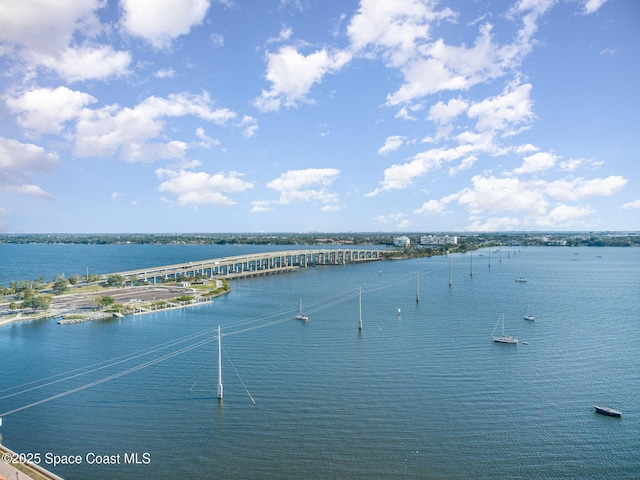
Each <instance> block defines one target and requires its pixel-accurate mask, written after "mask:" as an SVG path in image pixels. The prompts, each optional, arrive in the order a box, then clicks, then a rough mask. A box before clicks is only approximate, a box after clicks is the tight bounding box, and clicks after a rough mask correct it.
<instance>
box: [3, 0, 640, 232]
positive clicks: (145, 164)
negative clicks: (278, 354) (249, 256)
mask: <svg viewBox="0 0 640 480" xmlns="http://www.w3.org/2000/svg"><path fill="white" fill-rule="evenodd" d="M151 3H152V2H142V1H134V0H119V1H112V0H59V1H58V2H49V1H47V0H29V1H26V2H25V1H23V0H0V66H1V71H2V75H1V76H0V92H1V93H0V94H1V95H2V98H1V99H0V127H1V129H0V232H4V233H40V232H70V233H95V232H113V233H116V232H123V233H126V232H168V233H171V232H311V231H322V232H358V231H367V232H372V231H398V232H402V231H406V232H415V231H424V232H427V231H459V232H465V231H523V230H524V231H526V230H530V231H540V230H546V231H548V230H638V229H639V228H640V221H639V220H640V167H639V166H638V163H639V162H638V158H637V157H638V156H637V153H636V152H637V150H638V148H637V141H638V134H639V132H640V121H639V120H638V118H639V117H638V111H640V95H639V94H638V85H640V53H639V51H638V47H639V46H640V2H635V1H633V0H519V1H516V0H514V1H506V0H503V1H471V0H455V1H454V0H451V1H444V0H442V1H436V0H394V1H388V0H360V1H355V0H246V1H240V0H164V1H157V2H153V3H154V4H155V6H153V7H149V6H148V5H150V4H151Z"/></svg>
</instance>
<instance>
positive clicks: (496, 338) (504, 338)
mask: <svg viewBox="0 0 640 480" xmlns="http://www.w3.org/2000/svg"><path fill="white" fill-rule="evenodd" d="M499 324H502V331H501V333H500V335H499V336H495V335H494V333H495V332H496V328H498V325H499ZM491 338H493V341H494V342H498V343H508V344H510V345H517V344H518V339H517V338H513V337H510V336H509V335H505V333H504V314H503V315H502V316H501V317H500V320H498V323H496V326H495V327H494V328H493V332H491Z"/></svg>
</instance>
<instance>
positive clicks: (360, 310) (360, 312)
mask: <svg viewBox="0 0 640 480" xmlns="http://www.w3.org/2000/svg"><path fill="white" fill-rule="evenodd" d="M358 309H359V318H360V320H359V322H358V330H362V287H360V288H359V290H358Z"/></svg>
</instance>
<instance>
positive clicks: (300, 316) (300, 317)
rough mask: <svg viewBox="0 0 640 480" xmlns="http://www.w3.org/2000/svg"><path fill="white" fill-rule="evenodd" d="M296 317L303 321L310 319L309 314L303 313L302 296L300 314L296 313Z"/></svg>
mask: <svg viewBox="0 0 640 480" xmlns="http://www.w3.org/2000/svg"><path fill="white" fill-rule="evenodd" d="M296 318H297V319H298V320H302V321H303V322H306V321H307V320H309V316H308V315H305V314H304V313H302V298H301V299H300V308H299V309H298V314H297V315H296Z"/></svg>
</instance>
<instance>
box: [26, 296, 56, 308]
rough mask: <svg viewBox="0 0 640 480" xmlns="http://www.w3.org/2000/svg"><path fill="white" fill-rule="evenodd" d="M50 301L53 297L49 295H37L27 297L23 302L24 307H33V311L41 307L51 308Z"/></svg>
mask: <svg viewBox="0 0 640 480" xmlns="http://www.w3.org/2000/svg"><path fill="white" fill-rule="evenodd" d="M49 303H51V299H50V298H49V297H44V296H40V295H36V296H33V297H29V298H27V299H25V300H24V301H23V302H22V307H23V308H33V311H34V312H35V311H36V310H39V309H43V310H46V309H47V308H49Z"/></svg>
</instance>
